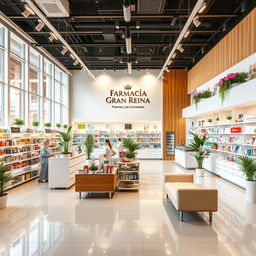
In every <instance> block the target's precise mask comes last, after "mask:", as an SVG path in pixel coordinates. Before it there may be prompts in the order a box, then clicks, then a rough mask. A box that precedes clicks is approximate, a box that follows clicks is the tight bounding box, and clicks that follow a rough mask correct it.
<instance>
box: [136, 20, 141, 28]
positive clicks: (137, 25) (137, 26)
mask: <svg viewBox="0 0 256 256" xmlns="http://www.w3.org/2000/svg"><path fill="white" fill-rule="evenodd" d="M135 28H136V29H140V22H139V21H136V26H135Z"/></svg>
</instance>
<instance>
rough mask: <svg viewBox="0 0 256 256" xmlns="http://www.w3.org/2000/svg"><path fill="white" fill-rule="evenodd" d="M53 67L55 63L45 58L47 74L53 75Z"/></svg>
mask: <svg viewBox="0 0 256 256" xmlns="http://www.w3.org/2000/svg"><path fill="white" fill-rule="evenodd" d="M52 68H53V64H52V63H51V62H50V61H48V60H47V59H45V58H44V72H45V73H46V74H47V75H49V76H52Z"/></svg>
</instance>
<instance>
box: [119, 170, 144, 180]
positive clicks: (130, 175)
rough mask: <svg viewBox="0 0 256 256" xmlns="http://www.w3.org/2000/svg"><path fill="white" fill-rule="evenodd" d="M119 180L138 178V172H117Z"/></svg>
mask: <svg viewBox="0 0 256 256" xmlns="http://www.w3.org/2000/svg"><path fill="white" fill-rule="evenodd" d="M119 179H120V180H138V179H139V174H138V173H137V172H134V173H120V174H119Z"/></svg>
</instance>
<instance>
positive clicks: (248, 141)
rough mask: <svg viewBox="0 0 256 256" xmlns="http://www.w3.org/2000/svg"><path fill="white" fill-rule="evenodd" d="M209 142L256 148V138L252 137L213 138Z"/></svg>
mask: <svg viewBox="0 0 256 256" xmlns="http://www.w3.org/2000/svg"><path fill="white" fill-rule="evenodd" d="M208 142H211V143H223V144H224V143H226V144H238V145H243V146H256V136H250V137H248V138H244V137H243V136H212V137H211V139H209V140H208Z"/></svg>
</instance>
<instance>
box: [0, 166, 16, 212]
mask: <svg viewBox="0 0 256 256" xmlns="http://www.w3.org/2000/svg"><path fill="white" fill-rule="evenodd" d="M7 170H9V166H7V165H3V164H1V165H0V209H1V208H5V207H6V204H7V195H8V194H7V193H5V191H4V190H5V188H6V186H7V185H8V183H9V181H11V180H13V177H12V176H11V175H10V174H7V173H6V172H7Z"/></svg>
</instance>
